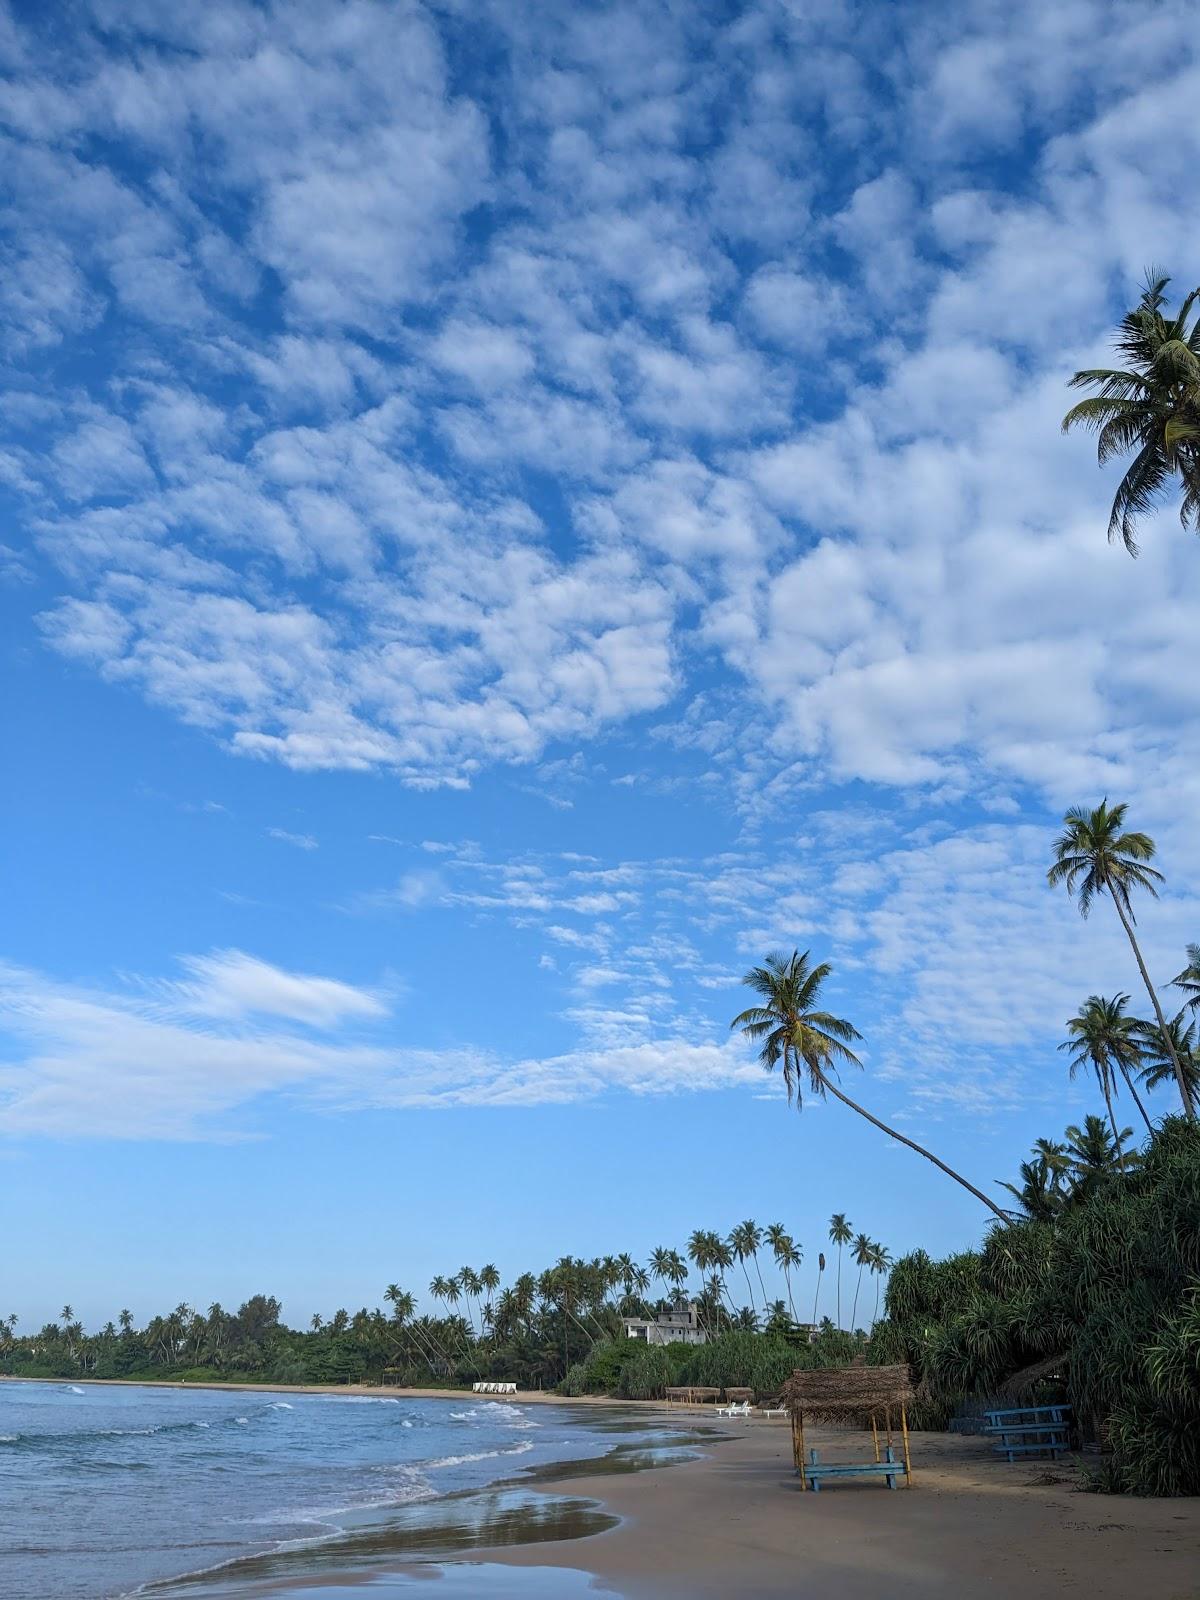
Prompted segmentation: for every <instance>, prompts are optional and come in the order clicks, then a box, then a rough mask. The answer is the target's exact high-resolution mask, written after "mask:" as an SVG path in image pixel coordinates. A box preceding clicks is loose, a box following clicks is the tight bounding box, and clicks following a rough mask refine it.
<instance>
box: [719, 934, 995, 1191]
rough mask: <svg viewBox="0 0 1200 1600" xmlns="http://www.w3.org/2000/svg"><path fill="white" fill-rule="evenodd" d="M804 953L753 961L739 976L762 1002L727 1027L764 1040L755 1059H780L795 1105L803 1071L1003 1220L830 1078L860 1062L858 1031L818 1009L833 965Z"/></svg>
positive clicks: (812, 1087) (769, 1062)
mask: <svg viewBox="0 0 1200 1600" xmlns="http://www.w3.org/2000/svg"><path fill="white" fill-rule="evenodd" d="M808 958H809V952H808V951H807V950H806V951H805V952H804V954H803V955H801V954H800V953H799V951H793V952H792V954H791V956H790V957H786V956H783V955H769V956H768V957H767V958H766V962H765V964H764V965H763V966H761V967H752V968H751V970H750V971H749V972H748V973H747V974H746V976H745V977H744V978H743V979H742V982H743V983H745V984H746V985H747V986H748V987H749V988H751V989H753V990H754V991H755V992H756V993H757V994H758V995H760V996H761V997H762V999H763V1000H764V1001H765V1002H766V1004H765V1005H761V1006H751V1007H750V1008H749V1009H748V1010H746V1011H743V1012H742V1013H741V1015H740V1016H736V1017H735V1018H734V1019H733V1021H732V1022H731V1023H730V1027H731V1028H740V1029H741V1030H742V1032H743V1033H744V1034H745V1035H746V1037H747V1038H750V1039H761V1040H762V1048H761V1049H760V1051H759V1060H760V1061H761V1062H762V1064H763V1066H764V1067H765V1068H766V1069H767V1071H768V1072H770V1071H772V1070H773V1069H774V1068H775V1067H776V1066H778V1065H779V1063H780V1062H782V1063H783V1081H784V1083H785V1084H786V1085H787V1091H788V1103H789V1104H790V1103H791V1101H792V1100H793V1098H794V1099H795V1101H796V1106H797V1109H800V1108H802V1106H803V1096H802V1092H801V1082H800V1080H801V1074H802V1072H803V1073H804V1074H805V1075H806V1076H807V1078H808V1086H809V1092H810V1093H812V1094H815V1095H819V1096H820V1097H821V1098H822V1099H823V1098H824V1097H825V1095H826V1094H832V1095H833V1096H834V1097H835V1099H838V1100H840V1101H841V1102H842V1104H843V1105H847V1106H849V1107H850V1109H851V1110H852V1111H857V1112H858V1114H859V1116H860V1117H865V1118H866V1120H867V1121H868V1122H869V1123H871V1124H872V1125H873V1126H874V1127H876V1128H879V1129H880V1130H881V1131H882V1132H883V1133H886V1134H889V1135H890V1136H891V1137H892V1138H893V1139H895V1140H897V1141H898V1143H900V1144H903V1145H907V1146H908V1148H909V1149H910V1150H915V1151H916V1152H917V1154H918V1155H922V1156H924V1157H925V1159H926V1160H927V1161H932V1162H933V1164H934V1166H935V1167H938V1168H940V1170H941V1171H942V1172H944V1173H945V1174H946V1176H947V1177H949V1178H953V1179H954V1181H955V1183H960V1184H961V1185H962V1186H963V1188H964V1189H966V1190H968V1191H969V1192H970V1193H971V1194H973V1195H974V1196H975V1198H976V1199H977V1200H978V1201H980V1202H981V1203H982V1204H983V1205H985V1206H987V1208H988V1210H989V1211H993V1212H995V1214H996V1216H997V1217H1000V1218H1001V1219H1002V1220H1003V1216H1004V1213H1003V1212H1002V1211H1001V1210H1000V1208H999V1206H997V1205H996V1204H995V1202H994V1201H992V1200H989V1199H988V1197H987V1195H985V1194H984V1193H983V1191H982V1190H981V1189H977V1188H976V1187H975V1185H974V1184H973V1183H968V1182H967V1180H966V1178H964V1177H963V1176H962V1175H961V1173H958V1172H955V1170H954V1168H953V1167H948V1166H947V1165H946V1163H945V1162H944V1161H941V1160H939V1159H938V1157H937V1156H935V1155H934V1154H933V1152H932V1151H930V1150H926V1149H925V1147H924V1146H923V1145H919V1144H917V1143H916V1141H915V1140H913V1139H910V1138H908V1137H907V1136H906V1135H905V1134H903V1133H897V1131H896V1129H895V1128H889V1127H888V1125H887V1123H886V1122H881V1121H880V1120H879V1118H878V1117H876V1116H874V1115H872V1113H871V1112H870V1111H867V1110H866V1109H865V1108H864V1107H863V1106H860V1105H859V1104H858V1103H857V1102H856V1101H854V1100H851V1098H850V1096H849V1095H848V1094H846V1093H845V1092H844V1091H843V1090H841V1089H839V1088H838V1086H837V1085H836V1084H835V1083H834V1082H833V1080H832V1078H831V1076H830V1074H831V1073H836V1072H837V1068H838V1064H839V1063H845V1064H846V1065H849V1066H855V1067H861V1066H862V1062H861V1061H860V1060H859V1059H858V1057H857V1056H856V1055H855V1054H854V1052H853V1051H852V1050H851V1049H850V1047H849V1041H850V1040H851V1039H858V1038H860V1037H861V1035H860V1034H859V1032H858V1029H857V1028H855V1027H853V1026H852V1025H851V1024H850V1023H849V1022H846V1021H845V1020H844V1019H843V1018H841V1017H835V1016H833V1015H832V1014H831V1013H830V1012H828V1011H820V1010H817V1009H816V1007H817V1002H818V1000H819V998H820V993H821V988H822V986H823V985H824V983H825V980H826V978H828V976H829V974H830V972H831V971H832V970H833V969H832V968H831V967H830V965H829V963H828V962H827V961H823V962H821V963H820V965H819V966H815V967H813V966H810V965H809V959H808Z"/></svg>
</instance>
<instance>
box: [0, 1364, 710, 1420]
mask: <svg viewBox="0 0 1200 1600" xmlns="http://www.w3.org/2000/svg"><path fill="white" fill-rule="evenodd" d="M0 1383H45V1384H49V1385H51V1387H54V1388H61V1387H62V1385H63V1384H64V1383H74V1384H87V1385H89V1386H91V1387H93V1388H97V1389H100V1388H109V1389H217V1390H220V1391H223V1392H229V1393H234V1394H239V1393H246V1394H347V1395H373V1396H376V1397H378V1396H380V1395H388V1396H392V1395H394V1396H395V1397H396V1398H398V1399H404V1400H495V1401H499V1402H505V1401H506V1402H508V1404H510V1405H522V1406H530V1405H532V1406H537V1405H559V1406H600V1407H605V1406H607V1407H615V1408H616V1409H618V1410H637V1411H642V1410H645V1411H665V1412H673V1413H675V1414H676V1415H678V1416H681V1417H682V1416H703V1415H704V1412H705V1409H706V1408H705V1407H703V1406H686V1405H683V1404H681V1403H678V1402H676V1403H668V1402H667V1401H666V1400H620V1399H617V1398H616V1397H615V1396H613V1395H607V1394H583V1395H565V1394H554V1393H552V1392H551V1391H550V1390H548V1389H519V1390H518V1391H517V1392H516V1394H476V1393H475V1392H474V1390H473V1389H402V1388H399V1387H396V1388H392V1387H390V1386H388V1385H385V1384H378V1383H257V1382H246V1383H223V1382H221V1381H220V1380H218V1379H207V1378H206V1379H202V1380H201V1379H198V1380H197V1381H196V1382H195V1383H192V1382H188V1381H184V1382H181V1381H180V1380H179V1379H178V1378H76V1377H71V1378H23V1377H22V1376H21V1375H20V1374H19V1373H13V1372H2V1373H0ZM707 1410H708V1411H709V1412H710V1413H711V1411H712V1410H713V1408H712V1407H708V1408H707Z"/></svg>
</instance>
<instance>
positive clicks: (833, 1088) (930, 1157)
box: [821, 1073, 1008, 1323]
mask: <svg viewBox="0 0 1200 1600" xmlns="http://www.w3.org/2000/svg"><path fill="white" fill-rule="evenodd" d="M821 1082H822V1083H823V1084H824V1086H825V1087H826V1088H827V1089H828V1090H829V1092H830V1094H832V1095H834V1096H836V1098H837V1099H839V1100H840V1101H841V1102H842V1104H843V1105H845V1106H849V1107H850V1109H851V1111H857V1112H858V1114H859V1116H860V1117H865V1118H866V1119H867V1121H868V1122H869V1123H871V1124H872V1126H873V1127H876V1128H878V1129H880V1131H881V1132H883V1133H886V1134H889V1135H890V1136H891V1137H892V1138H893V1139H896V1140H898V1141H899V1143H900V1144H906V1145H907V1146H908V1148H909V1149H910V1150H915V1151H916V1152H917V1154H918V1155H919V1156H924V1157H925V1159H926V1161H932V1162H933V1164H934V1166H935V1167H937V1168H938V1169H939V1170H940V1171H942V1172H944V1173H945V1174H946V1176H947V1177H948V1178H953V1179H954V1181H955V1183H961V1184H962V1186H963V1188H964V1189H966V1190H968V1191H969V1192H970V1193H971V1194H973V1195H974V1196H975V1198H976V1200H978V1201H980V1202H981V1203H982V1204H983V1205H985V1206H986V1207H987V1208H988V1210H989V1211H991V1212H994V1213H995V1215H996V1216H997V1217H998V1218H999V1219H1000V1221H1001V1222H1007V1221H1008V1218H1007V1217H1006V1216H1005V1215H1004V1213H1003V1211H1001V1209H1000V1207H999V1206H998V1205H997V1204H996V1203H995V1201H994V1200H989V1199H988V1197H987V1195H986V1194H984V1193H983V1192H982V1190H980V1189H977V1188H976V1187H975V1185H974V1184H973V1183H968V1182H967V1180H966V1178H964V1177H963V1176H962V1174H961V1173H959V1172H955V1170H954V1168H953V1167H948V1166H947V1165H946V1163H945V1162H944V1161H939V1160H938V1158H937V1156H935V1155H934V1154H933V1152H932V1150H926V1149H925V1147H924V1145H919V1144H918V1143H917V1142H916V1140H915V1139H910V1138H908V1137H907V1135H906V1134H903V1133H897V1132H896V1130H895V1128H889V1127H888V1125H887V1123H886V1122H880V1120H879V1118H878V1117H874V1116H872V1115H871V1113H870V1112H869V1111H867V1110H866V1109H865V1108H864V1107H863V1106H860V1105H859V1104H858V1103H857V1102H856V1101H854V1100H851V1098H850V1096H849V1095H848V1094H843V1092H842V1091H841V1090H840V1089H839V1088H838V1087H837V1085H836V1084H834V1083H831V1082H830V1081H829V1079H828V1078H827V1077H826V1076H825V1074H824V1073H822V1074H821ZM841 1268H842V1261H841V1251H840V1250H839V1251H838V1279H839V1296H840V1279H841ZM838 1320H839V1323H840V1321H841V1304H840V1298H839V1306H838Z"/></svg>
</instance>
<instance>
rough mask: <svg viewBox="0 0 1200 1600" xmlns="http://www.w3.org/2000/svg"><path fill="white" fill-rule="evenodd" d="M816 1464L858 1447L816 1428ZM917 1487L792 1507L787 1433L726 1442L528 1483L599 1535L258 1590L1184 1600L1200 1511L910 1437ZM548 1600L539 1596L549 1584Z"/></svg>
mask: <svg viewBox="0 0 1200 1600" xmlns="http://www.w3.org/2000/svg"><path fill="white" fill-rule="evenodd" d="M813 1438H814V1441H815V1442H816V1443H817V1444H818V1445H819V1448H820V1449H821V1453H822V1455H823V1456H827V1457H828V1458H829V1459H834V1460H836V1459H838V1458H839V1457H840V1458H842V1459H847V1458H849V1457H853V1456H855V1455H856V1454H860V1453H861V1448H862V1445H861V1440H860V1439H859V1438H857V1437H856V1436H854V1435H851V1434H847V1433H845V1432H839V1431H835V1430H830V1429H814V1430H813ZM912 1439H913V1465H914V1474H913V1486H912V1488H911V1489H905V1488H899V1489H896V1490H895V1491H889V1490H887V1489H885V1488H883V1486H882V1485H881V1484H879V1483H877V1482H871V1481H868V1480H854V1481H849V1482H842V1483H840V1484H837V1485H836V1486H829V1487H827V1488H826V1489H824V1490H823V1491H822V1492H821V1493H819V1494H813V1493H811V1492H806V1493H801V1492H800V1489H799V1484H798V1480H797V1479H796V1476H795V1473H794V1469H793V1466H792V1454H791V1433H790V1429H789V1427H788V1425H787V1424H786V1422H780V1423H776V1422H770V1421H763V1420H759V1421H756V1422H753V1423H750V1424H749V1425H748V1426H743V1425H740V1424H736V1425H730V1426H729V1427H728V1428H722V1430H721V1438H720V1441H719V1443H718V1442H717V1441H715V1440H713V1441H710V1442H709V1444H707V1445H706V1444H703V1443H698V1444H697V1446H696V1448H697V1449H698V1450H699V1451H700V1454H699V1456H698V1458H695V1459H691V1460H685V1461H682V1462H678V1463H673V1464H666V1465H664V1466H663V1467H661V1468H659V1467H656V1466H650V1467H648V1468H646V1469H644V1470H641V1471H638V1472H636V1473H633V1474H630V1475H627V1476H622V1475H615V1474H612V1473H611V1472H610V1473H605V1471H604V1470H603V1469H602V1468H601V1469H599V1470H596V1469H592V1470H588V1469H587V1468H586V1467H585V1468H584V1469H583V1470H581V1471H578V1472H570V1473H568V1474H566V1475H560V1476H558V1477H555V1476H554V1469H552V1468H551V1469H549V1470H548V1473H547V1475H546V1476H545V1477H543V1478H541V1479H539V1480H537V1481H536V1482H533V1483H530V1482H528V1481H526V1482H525V1484H524V1486H523V1487H524V1489H525V1491H526V1492H527V1493H529V1494H531V1495H534V1496H537V1497H542V1498H543V1499H544V1500H545V1502H546V1504H547V1506H551V1505H552V1504H553V1503H554V1501H555V1500H556V1499H558V1500H562V1501H565V1500H566V1498H567V1497H571V1498H572V1499H573V1500H574V1501H575V1502H577V1503H578V1502H579V1501H586V1502H587V1503H588V1504H590V1506H591V1507H593V1508H594V1509H595V1510H596V1511H599V1512H603V1513H605V1514H607V1515H608V1516H609V1517H610V1518H614V1519H616V1520H615V1521H614V1522H612V1523H611V1524H610V1525H609V1526H607V1527H605V1528H603V1529H601V1530H599V1531H595V1532H585V1533H582V1534H580V1535H578V1536H572V1537H568V1538H554V1537H550V1538H534V1539H530V1540H528V1541H526V1542H523V1543H513V1542H501V1541H494V1542H491V1543H486V1542H481V1543H479V1544H477V1545H475V1546H473V1547H472V1548H471V1549H470V1550H466V1551H463V1550H456V1551H454V1552H453V1553H446V1554H440V1553H436V1552H434V1551H428V1552H414V1553H413V1555H411V1556H409V1557H400V1558H399V1559H396V1560H395V1561H394V1562H392V1563H390V1564H389V1565H388V1566H387V1567H386V1568H385V1569H384V1570H380V1569H379V1568H376V1569H375V1570H373V1571H371V1572H370V1573H364V1572H362V1571H356V1570H354V1569H352V1568H349V1567H347V1568H346V1569H343V1570H340V1571H339V1570H327V1571H325V1572H310V1573H308V1574H305V1575H298V1576H297V1578H296V1579H295V1580H294V1581H288V1582H286V1583H280V1582H278V1581H270V1580H268V1581H267V1582H265V1583H264V1584H262V1585H261V1586H258V1585H256V1586H254V1587H253V1588H244V1589H242V1590H240V1591H238V1592H239V1594H240V1595H244V1596H249V1595H251V1594H253V1595H261V1596H263V1597H264V1600H265V1597H267V1596H270V1597H271V1600H310V1597H311V1600H316V1597H320V1600H351V1597H353V1596H356V1595H359V1594H362V1595H363V1596H364V1600H365V1596H366V1594H368V1593H369V1594H370V1596H371V1600H402V1597H406V1596H411V1595H412V1592H413V1585H414V1584H420V1583H422V1582H438V1583H439V1584H441V1585H442V1588H441V1589H440V1590H439V1592H440V1593H443V1594H446V1595H447V1596H449V1595H451V1594H452V1595H454V1596H458V1595H470V1596H472V1597H475V1596H478V1597H479V1600H510V1597H511V1596H517V1597H520V1596H523V1595H524V1594H526V1593H533V1592H535V1591H536V1592H537V1593H538V1594H541V1593H546V1594H554V1593H560V1592H561V1593H564V1594H565V1593H571V1594H574V1593H576V1592H579V1593H581V1594H582V1593H584V1592H585V1591H586V1592H600V1593H607V1594H612V1595H616V1596H620V1597H621V1600H726V1597H728V1596H730V1595H736V1596H738V1597H739V1600H783V1597H785V1596H787V1597H789V1600H794V1596H795V1595H796V1594H797V1593H798V1592H802V1593H803V1594H804V1595H805V1597H806V1600H878V1597H879V1596H880V1595H883V1594H886V1595H888V1596H889V1597H891V1600H961V1597H962V1596H963V1595H964V1594H974V1593H979V1592H983V1591H984V1590H986V1593H987V1594H988V1595H989V1596H991V1597H993V1600H1063V1597H1064V1596H1071V1595H1080V1596H1086V1600H1128V1597H1129V1596H1130V1595H1132V1594H1151V1593H1152V1594H1155V1595H1156V1596H1158V1597H1159V1600H1191V1597H1192V1596H1193V1595H1194V1594H1195V1574H1196V1572H1197V1571H1200V1500H1197V1499H1189V1500H1137V1499H1133V1498H1126V1497H1114V1496H1107V1495H1098V1494H1090V1493H1082V1492H1080V1490H1079V1489H1078V1473H1077V1471H1076V1469H1075V1468H1074V1467H1073V1466H1072V1465H1070V1464H1066V1463H1057V1464H1056V1463H1053V1462H1049V1461H1036V1462H1028V1463H1025V1464H1023V1465H1013V1466H1010V1465H1009V1464H1008V1463H1007V1462H1003V1461H1000V1460H999V1459H998V1458H996V1457H995V1456H994V1455H993V1454H992V1453H991V1451H990V1450H989V1448H988V1447H987V1445H986V1444H985V1443H983V1442H982V1441H980V1440H978V1439H971V1438H969V1437H964V1436H959V1435H946V1434H914V1435H913V1436H912ZM547 1581H548V1582H551V1583H553V1584H556V1585H558V1586H559V1587H558V1588H545V1587H543V1585H544V1583H545V1582H547Z"/></svg>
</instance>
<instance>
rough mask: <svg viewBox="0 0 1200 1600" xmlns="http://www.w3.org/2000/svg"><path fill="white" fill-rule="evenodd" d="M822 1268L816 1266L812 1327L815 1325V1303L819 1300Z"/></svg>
mask: <svg viewBox="0 0 1200 1600" xmlns="http://www.w3.org/2000/svg"><path fill="white" fill-rule="evenodd" d="M824 1270H825V1269H824V1268H823V1267H818V1268H817V1288H816V1293H815V1294H814V1295H813V1327H814V1328H815V1327H816V1326H817V1305H818V1303H819V1301H820V1299H821V1273H822V1272H823V1271H824Z"/></svg>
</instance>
